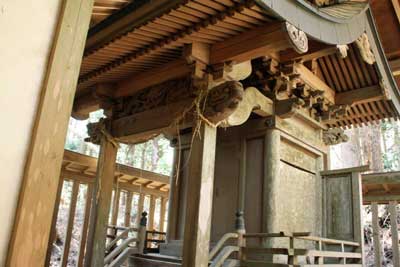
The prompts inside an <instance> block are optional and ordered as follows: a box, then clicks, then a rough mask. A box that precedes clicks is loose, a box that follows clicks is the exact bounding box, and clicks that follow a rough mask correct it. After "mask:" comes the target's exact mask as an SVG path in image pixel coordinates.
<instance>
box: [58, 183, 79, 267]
mask: <svg viewBox="0 0 400 267" xmlns="http://www.w3.org/2000/svg"><path fill="white" fill-rule="evenodd" d="M78 193H79V182H77V181H73V185H72V194H71V202H70V206H69V211H68V223H67V231H66V234H65V241H64V249H63V253H62V254H63V256H62V260H61V267H66V266H67V263H68V255H69V248H70V247H71V238H72V229H73V227H74V219H75V211H76V204H77V200H78Z"/></svg>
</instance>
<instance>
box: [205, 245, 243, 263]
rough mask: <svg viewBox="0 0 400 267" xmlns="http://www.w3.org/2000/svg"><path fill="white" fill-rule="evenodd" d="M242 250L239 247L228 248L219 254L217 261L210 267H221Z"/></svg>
mask: <svg viewBox="0 0 400 267" xmlns="http://www.w3.org/2000/svg"><path fill="white" fill-rule="evenodd" d="M239 250H240V248H239V247H237V246H226V247H224V248H223V249H222V251H221V252H220V253H219V254H218V256H217V257H216V258H215V260H214V261H213V262H212V263H211V264H210V267H220V266H222V264H223V263H224V262H225V260H226V259H228V257H229V256H230V255H231V254H232V253H234V252H239Z"/></svg>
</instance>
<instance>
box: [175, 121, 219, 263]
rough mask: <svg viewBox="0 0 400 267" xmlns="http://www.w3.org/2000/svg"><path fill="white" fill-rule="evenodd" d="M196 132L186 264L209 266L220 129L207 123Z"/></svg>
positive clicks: (184, 257)
mask: <svg viewBox="0 0 400 267" xmlns="http://www.w3.org/2000/svg"><path fill="white" fill-rule="evenodd" d="M194 135H195V136H194V139H193V145H192V150H191V154H190V159H189V175H188V177H189V178H188V194H187V195H188V198H187V199H186V201H187V208H186V209H187V210H186V217H185V235H184V243H183V267H207V266H208V254H209V249H210V244H209V242H210V229H211V215H212V202H213V187H214V165H215V148H216V137H217V129H216V128H214V127H211V126H209V125H207V124H204V125H202V126H201V127H200V129H199V133H194Z"/></svg>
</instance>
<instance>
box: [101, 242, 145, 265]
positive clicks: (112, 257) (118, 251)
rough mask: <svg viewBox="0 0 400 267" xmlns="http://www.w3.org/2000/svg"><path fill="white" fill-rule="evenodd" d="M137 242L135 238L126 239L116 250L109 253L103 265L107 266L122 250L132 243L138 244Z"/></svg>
mask: <svg viewBox="0 0 400 267" xmlns="http://www.w3.org/2000/svg"><path fill="white" fill-rule="evenodd" d="M138 241H139V240H138V239H137V238H136V237H131V238H128V239H126V240H125V241H124V242H122V243H121V245H119V246H118V247H117V248H116V249H114V250H113V251H111V252H110V254H108V255H107V256H106V257H105V259H104V265H107V264H109V263H110V262H111V261H112V260H113V259H114V258H115V257H117V256H118V255H119V254H120V253H121V252H122V251H123V250H124V249H126V248H127V247H128V246H129V245H130V244H131V243H132V242H138Z"/></svg>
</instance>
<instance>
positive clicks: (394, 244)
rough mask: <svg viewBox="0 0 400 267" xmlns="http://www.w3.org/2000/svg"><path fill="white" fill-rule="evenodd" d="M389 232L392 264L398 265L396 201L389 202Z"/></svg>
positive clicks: (399, 261) (399, 258)
mask: <svg viewBox="0 0 400 267" xmlns="http://www.w3.org/2000/svg"><path fill="white" fill-rule="evenodd" d="M389 212H390V227H391V228H390V232H391V233H392V250H393V266H400V257H399V231H398V229H397V202H396V201H391V202H389Z"/></svg>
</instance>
